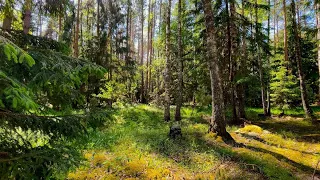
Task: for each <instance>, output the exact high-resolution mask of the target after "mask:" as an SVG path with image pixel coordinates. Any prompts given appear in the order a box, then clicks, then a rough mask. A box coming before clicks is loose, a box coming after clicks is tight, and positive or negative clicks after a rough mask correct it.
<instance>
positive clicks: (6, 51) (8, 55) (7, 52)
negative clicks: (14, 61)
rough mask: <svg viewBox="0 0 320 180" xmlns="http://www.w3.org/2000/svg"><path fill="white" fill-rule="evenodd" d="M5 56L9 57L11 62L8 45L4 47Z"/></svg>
mask: <svg viewBox="0 0 320 180" xmlns="http://www.w3.org/2000/svg"><path fill="white" fill-rule="evenodd" d="M3 51H4V54H5V55H6V56H7V58H8V60H9V61H11V51H10V48H9V46H8V45H4V46H3Z"/></svg>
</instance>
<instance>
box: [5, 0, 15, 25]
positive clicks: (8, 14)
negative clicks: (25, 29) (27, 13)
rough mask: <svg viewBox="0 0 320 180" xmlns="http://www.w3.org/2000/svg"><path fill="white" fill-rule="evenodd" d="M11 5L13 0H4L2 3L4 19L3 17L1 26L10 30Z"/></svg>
mask: <svg viewBox="0 0 320 180" xmlns="http://www.w3.org/2000/svg"><path fill="white" fill-rule="evenodd" d="M13 6H14V1H13V0H6V1H5V5H4V15H5V17H4V19H3V25H2V28H3V29H4V30H7V31H9V30H11V25H12V19H13Z"/></svg>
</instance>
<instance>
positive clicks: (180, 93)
mask: <svg viewBox="0 0 320 180" xmlns="http://www.w3.org/2000/svg"><path fill="white" fill-rule="evenodd" d="M181 1H182V0H179V1H178V92H177V104H176V114H175V120H176V121H180V120H181V112H180V110H181V106H182V101H183V74H182V72H183V69H182V63H183V59H182V53H183V48H182V37H181V36H182V15H181V12H182V9H181V3H182V2H181Z"/></svg>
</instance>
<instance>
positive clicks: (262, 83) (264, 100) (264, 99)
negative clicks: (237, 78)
mask: <svg viewBox="0 0 320 180" xmlns="http://www.w3.org/2000/svg"><path fill="white" fill-rule="evenodd" d="M255 16H256V17H255V18H256V23H255V25H256V30H255V33H256V34H255V39H256V45H257V61H258V65H259V78H260V88H261V102H262V107H263V114H264V115H265V116H267V115H268V112H267V104H266V87H265V83H264V77H263V64H262V59H261V54H260V47H259V42H258V32H259V28H258V22H259V19H258V0H256V1H255Z"/></svg>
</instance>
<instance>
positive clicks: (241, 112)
mask: <svg viewBox="0 0 320 180" xmlns="http://www.w3.org/2000/svg"><path fill="white" fill-rule="evenodd" d="M241 3H242V8H241V15H242V16H244V15H245V14H244V6H245V5H244V0H242V1H241ZM245 28H246V26H245V25H243V33H242V34H241V36H242V49H241V53H242V54H241V59H240V62H239V65H238V71H239V75H240V77H244V75H245V73H246V71H245V68H246V65H245V64H246V59H247V43H246V32H245ZM235 96H236V101H237V106H236V108H237V109H236V110H237V116H238V118H239V121H240V123H241V124H242V123H243V119H245V118H246V113H245V102H244V86H243V84H242V83H240V84H237V85H236V93H235Z"/></svg>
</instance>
